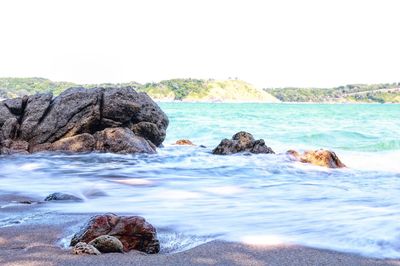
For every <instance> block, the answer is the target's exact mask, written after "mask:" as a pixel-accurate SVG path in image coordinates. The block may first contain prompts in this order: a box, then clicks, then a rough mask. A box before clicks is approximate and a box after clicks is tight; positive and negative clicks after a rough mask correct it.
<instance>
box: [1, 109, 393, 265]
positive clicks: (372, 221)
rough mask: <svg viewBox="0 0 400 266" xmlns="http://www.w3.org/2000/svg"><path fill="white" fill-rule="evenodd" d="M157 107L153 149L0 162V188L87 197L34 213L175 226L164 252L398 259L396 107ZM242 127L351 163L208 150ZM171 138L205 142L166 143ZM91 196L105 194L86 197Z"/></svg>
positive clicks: (282, 147)
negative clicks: (334, 165) (263, 251)
mask: <svg viewBox="0 0 400 266" xmlns="http://www.w3.org/2000/svg"><path fill="white" fill-rule="evenodd" d="M160 105H161V107H162V108H163V110H164V111H165V112H166V113H167V114H168V116H169V118H170V127H169V129H168V132H167V135H168V137H167V140H166V141H165V142H164V143H165V147H164V148H162V149H159V151H158V154H156V155H114V154H82V155H64V154H53V155H49V154H36V155H31V156H8V157H1V158H0V169H1V173H0V190H1V191H2V192H3V193H6V192H20V193H22V194H25V195H31V196H36V197H41V198H44V197H45V196H47V195H48V194H50V193H52V192H58V191H60V192H66V193H72V194H75V195H77V196H80V197H82V198H84V199H85V201H84V202H82V203H63V204H59V203H49V204H45V205H44V207H43V208H44V209H45V210H44V211H61V212H72V213H77V212H83V213H87V212H93V213H102V212H117V213H130V214H139V215H142V216H144V217H146V219H147V220H148V221H150V222H151V223H152V224H154V225H155V226H156V227H157V228H163V229H162V230H161V231H163V230H164V229H168V231H169V232H170V231H171V230H172V231H173V232H174V234H164V233H163V232H161V238H162V239H161V240H162V241H161V242H162V243H163V246H164V249H168V248H171V249H174V248H173V246H174V245H179V244H177V242H179V241H183V242H184V243H182V246H184V247H186V248H187V247H192V246H193V245H196V244H198V243H202V242H204V241H206V240H210V239H216V238H217V239H224V240H230V241H241V242H246V243H254V244H276V243H283V242H284V243H287V242H293V243H297V244H303V245H307V246H312V247H321V248H328V249H333V250H338V251H350V252H356V253H360V254H363V255H367V256H372V257H380V258H383V257H390V258H400V225H399V221H400V193H399V192H400V163H399V159H400V138H399V134H398V133H399V132H400V119H399V117H400V107H399V106H398V105H317V104H315V105H314V104H307V105H288V104H203V103H201V104H200V103H199V104H189V103H188V104H186V103H182V104H176V103H174V104H172V103H162V104H160ZM240 130H246V131H249V132H251V133H253V135H254V136H255V137H256V138H264V139H265V141H266V143H267V144H268V145H269V146H271V147H272V148H273V149H274V150H275V151H276V152H277V153H280V152H284V151H286V150H287V149H300V150H302V149H317V148H322V147H323V148H330V149H333V150H335V152H336V153H337V154H338V155H339V157H340V158H341V159H342V161H343V162H344V163H345V164H346V165H348V166H349V168H348V169H325V168H321V167H316V166H311V165H305V164H301V163H295V162H291V161H289V160H288V158H287V157H286V156H285V155H250V156H248V155H243V154H241V155H233V156H215V155H211V150H212V148H213V147H214V146H216V145H217V144H218V143H219V141H220V140H221V139H222V138H225V137H230V136H231V135H233V134H234V133H236V132H237V131H240ZM180 138H188V139H191V140H192V141H193V142H194V143H196V144H203V145H205V146H207V148H200V147H185V146H173V145H170V144H171V143H172V142H174V141H175V140H177V139H180ZM99 191H101V192H105V193H106V196H99V197H95V194H96V192H99ZM0 212H1V209H0ZM6 220H7V219H0V226H2V225H3V226H4V225H6V224H7V221H6ZM188 236H190V237H188Z"/></svg>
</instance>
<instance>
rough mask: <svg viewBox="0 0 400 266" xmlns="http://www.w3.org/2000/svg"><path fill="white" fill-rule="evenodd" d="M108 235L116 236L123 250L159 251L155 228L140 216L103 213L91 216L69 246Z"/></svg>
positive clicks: (150, 252) (151, 252)
mask: <svg viewBox="0 0 400 266" xmlns="http://www.w3.org/2000/svg"><path fill="white" fill-rule="evenodd" d="M103 235H109V236H114V237H116V238H118V239H119V240H120V241H121V243H122V245H123V249H124V251H129V250H138V251H143V252H146V253H149V254H153V253H158V252H159V251H160V242H159V241H158V239H157V231H156V229H155V228H154V227H153V226H152V225H151V224H149V223H148V222H147V221H146V220H145V219H144V218H142V217H140V216H117V215H115V214H103V215H97V216H94V217H92V218H91V219H90V220H89V221H88V222H87V223H86V225H85V226H84V227H82V228H81V230H80V231H79V232H78V233H76V234H75V235H74V237H73V238H72V240H71V246H75V245H76V244H77V243H78V242H85V243H89V242H90V241H92V240H94V239H96V238H97V237H99V236H103Z"/></svg>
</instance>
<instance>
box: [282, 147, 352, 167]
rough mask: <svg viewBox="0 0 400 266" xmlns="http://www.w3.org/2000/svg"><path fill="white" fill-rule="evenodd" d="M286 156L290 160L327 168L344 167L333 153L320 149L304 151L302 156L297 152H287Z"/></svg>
mask: <svg viewBox="0 0 400 266" xmlns="http://www.w3.org/2000/svg"><path fill="white" fill-rule="evenodd" d="M287 154H288V155H289V156H290V157H291V158H292V159H294V160H297V161H300V162H302V163H310V164H314V165H318V166H323V167H328V168H343V167H346V165H345V164H344V163H342V162H341V161H340V159H339V158H338V157H337V155H336V153H334V152H333V151H328V150H323V149H320V150H315V151H305V152H304V153H303V154H299V153H298V152H297V151H294V150H289V151H287Z"/></svg>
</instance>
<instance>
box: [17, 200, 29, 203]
mask: <svg viewBox="0 0 400 266" xmlns="http://www.w3.org/2000/svg"><path fill="white" fill-rule="evenodd" d="M18 203H21V204H32V203H33V202H32V201H31V200H21V201H18Z"/></svg>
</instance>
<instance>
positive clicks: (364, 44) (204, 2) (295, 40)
mask: <svg viewBox="0 0 400 266" xmlns="http://www.w3.org/2000/svg"><path fill="white" fill-rule="evenodd" d="M399 10H400V1H397V0H393V1H390V0H376V1H370V0H360V1H358V0H333V1H330V0H324V1H321V0H315V1H314V0H303V1H301V0H279V1H278V0H275V1H268V0H264V1H263V0H260V1H257V0H242V1H236V0H198V1H191V0H168V1H166V0H146V1H133V0H131V1H128V0H127V1H123V0H109V1H101V0H95V1H90V0H86V1H84V0H57V1H55V0H35V1H32V0H0V36H1V38H0V77H45V78H49V79H52V80H55V81H72V82H76V83H102V82H128V81H137V82H141V83H145V82H153V81H160V80H164V79H171V78H205V79H207V78H214V79H227V78H229V77H231V78H236V77H237V78H239V79H242V80H246V81H248V82H250V83H253V84H254V85H256V86H259V87H262V88H264V87H285V86H299V87H331V86H338V85H344V84H351V83H380V82H385V83H386V82H400V66H399V64H400V34H399V29H400V20H399V15H398V12H399Z"/></svg>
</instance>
